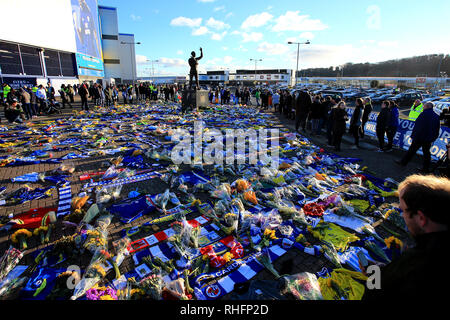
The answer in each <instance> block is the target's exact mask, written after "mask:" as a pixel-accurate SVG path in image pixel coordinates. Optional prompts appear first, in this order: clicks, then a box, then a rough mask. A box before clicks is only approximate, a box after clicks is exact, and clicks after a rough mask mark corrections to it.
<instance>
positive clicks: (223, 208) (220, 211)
mask: <svg viewBox="0 0 450 320" xmlns="http://www.w3.org/2000/svg"><path fill="white" fill-rule="evenodd" d="M214 211H215V212H216V214H217V216H218V217H222V216H223V215H225V214H226V213H227V212H229V211H230V209H229V208H228V202H226V201H225V200H219V201H217V202H216V204H215V205H214Z"/></svg>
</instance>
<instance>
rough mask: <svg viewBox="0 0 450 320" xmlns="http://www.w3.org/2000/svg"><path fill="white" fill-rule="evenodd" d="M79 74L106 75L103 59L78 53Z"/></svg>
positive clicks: (100, 76)
mask: <svg viewBox="0 0 450 320" xmlns="http://www.w3.org/2000/svg"><path fill="white" fill-rule="evenodd" d="M75 56H76V58H77V67H78V75H80V76H93V77H99V78H103V77H104V76H105V72H104V68H103V61H102V59H99V58H94V57H90V56H88V55H85V54H81V53H76V54H75Z"/></svg>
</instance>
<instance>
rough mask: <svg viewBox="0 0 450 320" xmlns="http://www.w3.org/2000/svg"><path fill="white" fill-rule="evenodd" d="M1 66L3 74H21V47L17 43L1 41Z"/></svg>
mask: <svg viewBox="0 0 450 320" xmlns="http://www.w3.org/2000/svg"><path fill="white" fill-rule="evenodd" d="M0 66H1V68H2V73H3V74H17V75H18V74H21V73H22V64H21V63H20V55H19V47H18V45H17V44H12V43H7V42H0Z"/></svg>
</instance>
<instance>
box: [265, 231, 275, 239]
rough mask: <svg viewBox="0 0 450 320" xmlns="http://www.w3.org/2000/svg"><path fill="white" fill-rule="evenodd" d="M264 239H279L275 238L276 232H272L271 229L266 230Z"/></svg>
mask: <svg viewBox="0 0 450 320" xmlns="http://www.w3.org/2000/svg"><path fill="white" fill-rule="evenodd" d="M264 237H266V238H269V239H270V240H275V239H278V238H277V237H276V236H275V230H270V229H266V230H264Z"/></svg>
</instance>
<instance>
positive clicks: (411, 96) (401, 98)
mask: <svg viewBox="0 0 450 320" xmlns="http://www.w3.org/2000/svg"><path fill="white" fill-rule="evenodd" d="M417 99H419V100H420V101H422V100H423V97H422V95H421V94H420V93H406V92H404V93H400V94H398V95H396V96H395V97H393V98H392V99H391V100H392V101H394V102H396V103H397V104H398V105H399V106H401V107H404V106H408V107H410V106H412V105H413V103H414V101H416V100H417Z"/></svg>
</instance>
